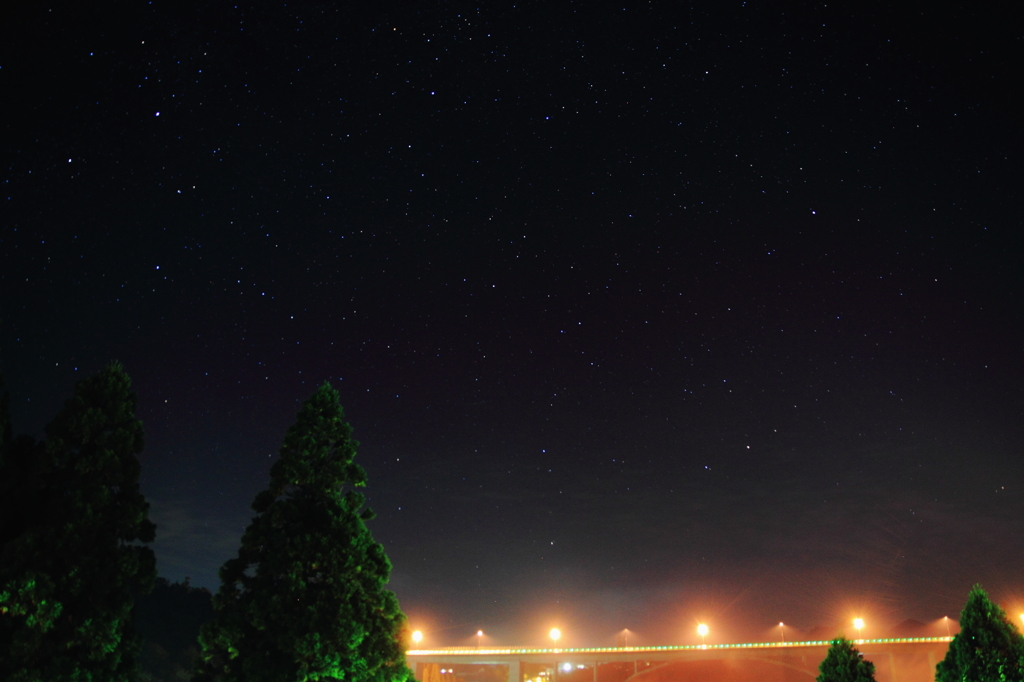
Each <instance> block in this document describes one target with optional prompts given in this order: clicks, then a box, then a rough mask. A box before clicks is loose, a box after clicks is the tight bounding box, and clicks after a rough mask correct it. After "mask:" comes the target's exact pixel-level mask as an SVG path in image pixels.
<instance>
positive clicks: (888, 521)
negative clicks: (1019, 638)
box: [0, 0, 1024, 645]
mask: <svg viewBox="0 0 1024 682" xmlns="http://www.w3.org/2000/svg"><path fill="white" fill-rule="evenodd" d="M888 4H893V5H900V6H903V5H905V7H902V8H901V9H894V8H893V7H887V6H886V3H879V4H873V3H870V2H868V3H858V4H857V8H856V10H851V9H849V8H848V7H846V6H845V3H837V4H832V3H828V4H820V3H810V2H806V3H766V2H752V1H748V2H742V1H735V0H733V1H730V2H713V3H700V2H694V3H676V2H630V3H619V4H608V3H603V2H599V1H594V0H587V1H586V2H567V1H562V0H559V1H553V2H537V1H521V0H517V1H516V2H493V3H467V2H460V1H458V0H452V1H450V2H444V1H439V0H426V1H424V2H415V3H414V2H378V3H327V2H319V1H316V0H297V1H290V2H287V3H285V2H275V3H246V2H238V4H235V3H234V2H196V1H192V0H185V1H175V2H170V1H169V0H153V1H152V2H134V3H126V2H111V1H106V2H98V3H87V4H85V5H83V4H81V3H70V2H53V3H49V4H46V3H22V4H19V5H17V6H16V7H15V8H14V9H6V10H4V11H5V12H6V13H7V17H6V19H5V20H4V21H0V38H2V40H0V90H2V92H3V93H4V96H3V99H4V106H3V111H2V113H0V121H2V125H3V139H2V141H0V149H2V171H3V172H2V186H0V371H2V372H3V373H4V375H5V378H6V380H7V383H8V387H9V389H10V390H11V397H12V404H13V407H12V412H13V418H14V421H15V428H16V430H18V431H20V432H28V433H32V434H36V435H41V434H42V429H43V426H44V425H45V424H46V423H47V421H48V420H49V419H50V418H52V416H53V415H54V414H55V413H56V411H57V410H58V409H59V407H60V405H61V404H62V402H63V400H65V399H66V398H67V397H68V396H69V395H70V393H71V390H72V387H73V384H74V382H75V381H76V380H78V379H80V378H83V377H84V376H86V375H88V374H90V373H92V372H95V371H97V370H99V369H100V368H101V367H102V366H103V365H104V364H105V363H106V362H107V361H108V360H110V359H112V358H117V359H119V360H120V361H122V362H123V363H124V364H125V366H126V368H127V370H128V371H129V373H130V374H131V376H132V377H133V380H134V382H135V387H136V390H137V391H138V394H139V400H140V402H139V414H140V416H141V418H142V419H143V421H144V424H145V427H146V433H147V446H146V450H145V452H144V453H143V455H142V466H143V474H142V486H143V491H144V493H145V494H146V496H147V498H148V499H149V501H150V502H151V504H152V517H153V519H154V520H155V521H156V523H157V524H158V537H157V541H156V543H155V545H154V548H155V551H156V553H157V557H158V564H159V570H160V572H161V574H162V575H164V576H166V577H167V578H169V579H171V580H182V579H184V578H185V576H190V577H191V579H192V581H193V583H194V584H199V585H203V586H208V587H210V588H211V589H216V587H217V585H218V582H217V577H216V575H217V569H218V567H219V566H220V564H222V563H223V562H224V561H225V560H226V559H228V558H230V557H231V556H232V555H233V553H234V552H235V551H236V549H237V543H238V540H239V537H240V535H241V531H242V529H243V527H244V526H245V525H246V523H247V522H248V520H249V518H250V517H251V511H250V510H249V504H250V502H251V501H252V498H253V497H254V496H255V494H256V493H257V492H258V491H260V490H261V489H263V487H264V486H265V485H266V483H267V480H268V471H269V467H270V466H271V464H272V463H273V461H274V458H275V457H276V456H277V455H276V452H277V449H278V448H279V446H280V442H281V439H282V438H283V436H284V433H285V431H286V429H287V428H288V426H289V425H290V424H291V422H292V420H293V418H294V415H295V413H296V411H297V409H298V406H299V404H300V403H301V401H302V400H303V399H304V398H306V397H307V396H308V395H309V394H310V393H312V391H313V390H314V388H315V387H316V386H317V385H319V384H320V383H321V382H323V381H324V380H329V381H330V382H331V383H332V385H334V386H335V387H336V388H337V389H338V390H339V391H340V393H341V397H342V402H343V404H344V406H345V408H346V413H347V415H348V417H349V420H350V421H351V423H352V424H353V427H354V428H355V432H356V437H357V438H358V439H359V440H360V442H361V444H362V445H361V447H360V454H359V461H360V462H361V463H362V464H363V466H364V467H365V468H366V469H367V471H368V473H369V476H370V482H369V486H368V488H367V494H368V497H369V500H370V503H371V506H372V507H373V508H374V510H375V511H376V512H377V514H378V517H377V518H376V519H375V520H374V521H373V522H371V529H372V530H373V532H374V534H375V537H376V538H377V539H378V540H380V541H381V542H382V543H383V544H384V546H385V548H386V550H387V552H388V554H389V556H390V557H391V559H392V562H393V564H394V573H393V576H392V582H391V587H392V588H393V589H394V590H395V591H396V593H397V594H398V596H399V598H400V600H401V603H402V606H403V609H404V610H405V611H406V613H407V614H408V615H409V617H410V621H411V623H412V624H413V626H414V627H418V628H421V629H423V630H424V632H425V633H426V635H427V643H429V644H468V643H475V640H476V638H475V637H474V633H475V632H476V631H477V629H478V628H480V629H483V631H484V632H485V633H486V635H485V636H486V642H488V643H495V644H542V643H543V642H544V641H545V637H546V634H545V633H546V632H547V629H548V628H550V627H551V626H552V625H559V626H560V627H561V628H562V630H563V632H564V633H565V639H564V640H563V641H564V642H565V643H566V644H569V645H572V644H603V643H608V642H611V641H613V639H614V637H615V633H616V632H618V631H620V630H622V629H623V628H629V629H630V630H631V632H632V633H633V634H632V635H631V638H632V639H631V641H634V642H646V643H659V644H675V643H682V644H687V643H695V642H696V641H697V640H698V636H697V634H696V631H695V628H696V624H697V623H698V622H701V621H703V622H707V623H708V624H709V626H710V627H711V629H712V635H711V636H710V637H709V640H708V641H712V640H714V639H717V640H718V641H744V640H745V639H747V640H749V639H757V640H759V641H763V639H764V638H774V637H775V636H776V635H777V634H778V631H777V625H778V622H779V621H785V622H786V623H787V627H792V628H793V629H794V636H795V634H798V633H799V632H800V631H801V629H802V630H803V631H805V632H806V631H808V630H809V629H810V628H812V627H814V626H822V627H826V628H836V627H838V625H837V624H842V623H847V622H849V619H850V618H852V617H853V616H854V615H860V616H862V617H864V618H865V619H866V620H867V621H868V626H867V627H866V629H865V631H864V635H865V636H869V635H871V636H882V635H885V634H886V633H887V632H888V631H889V628H891V627H892V626H893V625H895V624H896V623H898V622H900V621H903V620H905V619H908V618H913V619H917V620H920V621H922V622H925V623H932V625H933V626H934V623H933V621H935V619H939V618H941V617H942V616H944V615H949V616H955V615H956V614H957V613H959V609H960V608H961V606H962V604H963V601H964V599H965V598H966V594H967V591H968V589H969V588H970V586H971V585H972V584H973V583H975V582H981V583H982V584H983V585H984V586H985V587H986V588H988V589H989V591H990V592H991V594H992V596H993V597H994V598H995V599H996V600H997V601H999V602H1000V603H1003V604H1006V605H1007V606H1008V607H1013V608H1016V606H1015V605H1017V604H1021V605H1024V585H1022V584H1021V573H1020V566H1021V565H1022V564H1024V545H1022V543H1021V541H1020V538H1021V537H1024V497H1022V493H1024V489H1022V486H1024V479H1022V474H1024V459H1022V446H1021V443H1022V442H1024V418H1022V417H1024V415H1022V413H1024V400H1022V398H1024V394H1022V388H1021V381H1020V378H1021V377H1022V376H1024V362H1022V359H1024V353H1022V351H1024V348H1022V346H1024V333H1022V332H1024V324H1022V310H1024V309H1022V294H1024V276H1022V274H1024V270H1022V268H1021V265H1020V263H1021V256H1022V253H1024V248H1022V247H1024V238H1022V234H1024V232H1022V225H1021V215H1022V210H1021V209H1022V207H1021V191H1020V188H1021V186H1022V184H1021V183H1022V174H1021V165H1020V158H1021V156H1020V153H1021V147H1022V145H1021V142H1022V140H1021V128H1020V125H1019V119H1018V118H1017V117H1018V116H1019V112H1018V111H1017V110H1016V109H1014V108H1013V107H1011V105H1010V100H1011V97H1012V96H1013V93H1014V91H1015V90H1016V89H1017V88H1018V86H1019V83H1020V82H1021V77H1022V74H1021V64H1024V61H1022V60H1020V49H1021V37H1020V34H1019V32H1018V33H1012V31H1011V28H1010V25H1009V24H1010V22H1008V21H1007V20H1006V18H1005V17H1002V16H1000V15H998V14H997V13H995V10H991V12H992V13H988V12H989V9H988V8H986V7H984V6H982V5H978V4H969V5H967V6H965V7H960V8H955V7H951V6H942V5H938V4H927V5H926V4H920V5H915V4H914V3H888ZM346 5H351V6H346ZM773 626H775V630H773V629H772V628H773ZM935 627H940V626H935ZM773 633H774V634H773ZM828 634H833V632H832V631H830V632H829V633H828ZM935 634H944V632H939V631H936V632H935Z"/></svg>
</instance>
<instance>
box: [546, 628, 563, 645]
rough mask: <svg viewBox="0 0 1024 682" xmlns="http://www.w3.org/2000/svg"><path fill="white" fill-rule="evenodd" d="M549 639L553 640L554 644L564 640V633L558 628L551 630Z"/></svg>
mask: <svg viewBox="0 0 1024 682" xmlns="http://www.w3.org/2000/svg"><path fill="white" fill-rule="evenodd" d="M548 637H550V638H551V641H552V642H557V641H558V640H559V639H561V638H562V631H561V630H559V629H558V628H551V632H549V633H548Z"/></svg>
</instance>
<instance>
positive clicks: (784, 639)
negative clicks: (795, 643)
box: [779, 621, 786, 644]
mask: <svg viewBox="0 0 1024 682" xmlns="http://www.w3.org/2000/svg"><path fill="white" fill-rule="evenodd" d="M779 630H781V631H782V643H783V644H785V643H786V624H785V623H783V622H781V621H780V622H779Z"/></svg>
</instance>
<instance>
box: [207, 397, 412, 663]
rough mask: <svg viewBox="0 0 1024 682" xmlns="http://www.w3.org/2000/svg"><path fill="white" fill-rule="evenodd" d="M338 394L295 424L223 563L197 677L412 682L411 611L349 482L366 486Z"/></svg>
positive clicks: (315, 401)
mask: <svg viewBox="0 0 1024 682" xmlns="http://www.w3.org/2000/svg"><path fill="white" fill-rule="evenodd" d="M351 434H352V428H351V427H350V426H349V425H348V423H346V421H345V418H344V414H343V412H342V408H341V404H340V403H339V400H338V393H337V391H335V390H334V389H332V388H331V386H330V384H327V383H325V384H324V385H323V386H321V387H320V388H319V389H318V390H317V391H316V392H315V393H314V394H313V395H312V396H311V397H310V398H309V399H308V400H307V401H306V402H305V403H303V405H302V408H301V409H300V411H299V414H298V418H297V421H296V423H295V425H294V426H292V427H291V428H290V429H289V430H288V434H287V436H286V437H285V439H284V444H283V445H282V447H281V451H280V459H279V460H278V461H277V462H276V463H275V464H274V466H273V467H272V469H271V472H270V487H269V488H268V489H267V490H265V491H263V492H261V493H259V494H258V495H257V496H256V499H255V501H254V502H253V505H252V508H253V510H254V511H255V512H256V516H255V518H253V520H252V523H251V524H250V525H249V527H248V528H247V529H246V530H245V533H244V535H243V536H242V544H241V548H240V549H239V551H238V557H237V558H235V559H231V560H230V561H228V562H227V563H226V564H224V566H223V567H222V568H221V571H220V576H221V581H222V585H221V588H220V591H219V592H218V594H217V595H216V597H215V598H214V608H215V614H216V615H215V617H214V621H213V622H212V623H210V624H208V625H207V626H205V627H204V628H203V631H202V634H201V635H200V643H201V645H202V648H203V652H202V661H201V664H200V667H199V670H198V672H197V677H196V679H197V680H202V681H217V682H306V681H315V680H322V681H325V682H326V681H327V680H345V681H346V682H348V681H352V682H356V681H358V682H400V681H401V682H405V681H406V680H411V678H412V675H411V673H410V671H409V669H408V668H407V667H406V665H405V656H404V651H403V647H402V643H401V639H400V634H401V630H402V627H403V625H404V621H405V617H404V616H403V615H402V612H401V611H400V610H399V607H398V600H397V599H396V598H395V595H394V594H393V593H391V592H390V591H388V590H387V589H385V585H386V583H387V582H388V578H389V576H390V573H391V563H390V562H389V561H388V558H387V556H386V555H385V553H384V549H383V547H381V545H380V544H379V543H377V542H376V541H375V540H374V539H373V537H372V536H371V535H370V531H369V529H367V527H366V524H365V522H366V521H368V520H369V519H371V518H372V517H373V514H372V512H370V510H369V509H367V508H365V507H364V503H365V500H364V497H363V496H362V495H361V494H360V493H358V492H356V491H355V490H353V489H352V488H357V487H362V486H364V485H365V484H366V473H365V472H364V471H363V469H362V467H360V466H359V465H358V464H355V463H354V462H353V458H354V457H355V455H356V446H357V443H356V441H354V440H352V437H351Z"/></svg>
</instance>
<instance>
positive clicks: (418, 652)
mask: <svg viewBox="0 0 1024 682" xmlns="http://www.w3.org/2000/svg"><path fill="white" fill-rule="evenodd" d="M943 620H944V621H945V623H946V636H945V637H886V638H881V639H862V638H861V637H860V633H861V630H863V629H864V619H863V618H854V619H853V627H854V628H855V629H856V630H857V639H855V640H854V642H855V643H857V644H889V643H909V642H949V641H951V640H952V636H951V635H950V634H949V618H948V617H947V618H944V619H943ZM1021 620H1024V614H1022V615H1021ZM779 628H780V633H781V640H780V641H778V642H745V643H738V644H707V643H706V638H707V635H708V634H709V632H710V629H709V628H708V626H707V624H706V623H700V624H699V625H698V626H697V634H698V635H700V637H701V643H700V644H675V645H672V644H670V645H663V646H633V647H630V646H620V647H578V648H566V649H560V648H556V647H552V648H542V647H487V648H481V647H480V641H481V638H482V637H483V634H484V633H483V630H477V632H476V637H477V646H475V647H469V646H455V647H441V648H436V649H411V650H409V651H408V652H406V653H407V654H408V655H410V656H430V655H438V654H448V655H456V656H457V655H466V656H470V655H479V654H492V655H510V654H599V653H626V652H630V653H655V652H671V651H695V650H702V649H719V650H720V649H757V648H764V649H768V648H771V649H778V648H796V647H808V646H828V645H829V644H831V641H830V640H809V641H789V642H787V641H786V634H785V633H786V630H785V623H779ZM548 637H550V638H551V641H552V644H553V645H557V644H558V640H560V639H561V638H562V631H561V630H559V629H558V628H552V629H551V631H550V632H549V633H548ZM412 641H413V642H414V643H415V644H420V643H421V642H422V641H423V632H422V631H420V630H416V631H414V632H413V633H412Z"/></svg>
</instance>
